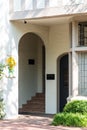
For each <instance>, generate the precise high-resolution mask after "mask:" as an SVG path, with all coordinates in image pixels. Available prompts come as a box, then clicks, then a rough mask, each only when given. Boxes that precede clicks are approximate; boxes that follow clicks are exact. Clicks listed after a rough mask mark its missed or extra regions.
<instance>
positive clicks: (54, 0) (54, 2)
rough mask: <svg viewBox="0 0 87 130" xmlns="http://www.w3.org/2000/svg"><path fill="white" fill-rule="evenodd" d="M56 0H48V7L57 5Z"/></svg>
mask: <svg viewBox="0 0 87 130" xmlns="http://www.w3.org/2000/svg"><path fill="white" fill-rule="evenodd" d="M58 1H59V0H49V6H50V7H55V6H58Z"/></svg>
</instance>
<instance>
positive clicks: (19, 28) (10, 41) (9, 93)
mask: <svg viewBox="0 0 87 130" xmlns="http://www.w3.org/2000/svg"><path fill="white" fill-rule="evenodd" d="M8 4H9V0H4V1H3V0H1V1H0V5H1V8H0V11H1V15H0V21H1V22H0V63H2V62H3V63H5V61H6V58H7V57H8V55H12V56H14V58H15V60H16V67H15V73H14V75H15V78H6V77H5V78H4V79H3V82H2V83H1V84H0V85H2V86H1V87H0V88H1V90H0V92H1V91H2V88H3V94H0V95H3V98H4V102H5V112H6V118H15V117H17V116H18V44H19V40H20V38H21V37H22V36H23V35H24V34H25V33H27V32H34V33H36V34H38V35H40V36H41V37H42V39H43V41H44V43H47V42H48V28H47V27H46V28H45V27H41V26H39V27H38V26H36V25H30V24H27V25H25V24H24V23H20V22H19V23H15V22H13V23H11V22H10V21H9V5H8ZM6 74H8V73H6ZM1 93H2V92H1Z"/></svg>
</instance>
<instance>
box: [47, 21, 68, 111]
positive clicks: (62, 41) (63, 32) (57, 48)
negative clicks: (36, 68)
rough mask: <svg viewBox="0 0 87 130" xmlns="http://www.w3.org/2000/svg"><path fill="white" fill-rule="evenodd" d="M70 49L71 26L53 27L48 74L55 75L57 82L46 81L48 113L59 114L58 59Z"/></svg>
mask: <svg viewBox="0 0 87 130" xmlns="http://www.w3.org/2000/svg"><path fill="white" fill-rule="evenodd" d="M69 47H70V39H69V24H59V25H54V26H51V27H50V30H49V44H48V45H47V49H46V53H47V55H46V73H47V74H55V80H46V113H56V112H57V104H58V102H57V93H58V92H57V80H58V77H57V58H58V57H59V56H60V55H61V54H63V53H65V52H68V51H69ZM49 90H50V91H49Z"/></svg>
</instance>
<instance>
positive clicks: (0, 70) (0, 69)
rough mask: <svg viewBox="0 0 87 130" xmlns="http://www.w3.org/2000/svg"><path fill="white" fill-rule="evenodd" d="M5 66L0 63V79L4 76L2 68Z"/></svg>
mask: <svg viewBox="0 0 87 130" xmlns="http://www.w3.org/2000/svg"><path fill="white" fill-rule="evenodd" d="M5 67H6V65H4V64H0V79H2V78H3V76H4V68H5Z"/></svg>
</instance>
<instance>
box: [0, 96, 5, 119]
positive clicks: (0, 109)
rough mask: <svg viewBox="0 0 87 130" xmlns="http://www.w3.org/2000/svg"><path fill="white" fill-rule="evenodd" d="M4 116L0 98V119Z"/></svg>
mask: <svg viewBox="0 0 87 130" xmlns="http://www.w3.org/2000/svg"><path fill="white" fill-rule="evenodd" d="M4 116H5V112H4V103H3V99H0V119H3V118H4Z"/></svg>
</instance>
